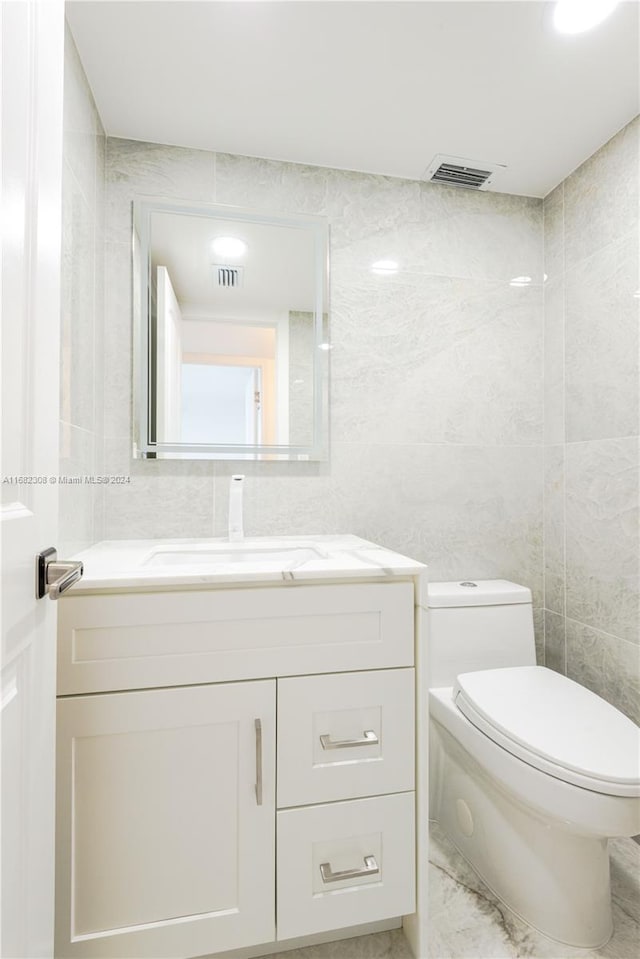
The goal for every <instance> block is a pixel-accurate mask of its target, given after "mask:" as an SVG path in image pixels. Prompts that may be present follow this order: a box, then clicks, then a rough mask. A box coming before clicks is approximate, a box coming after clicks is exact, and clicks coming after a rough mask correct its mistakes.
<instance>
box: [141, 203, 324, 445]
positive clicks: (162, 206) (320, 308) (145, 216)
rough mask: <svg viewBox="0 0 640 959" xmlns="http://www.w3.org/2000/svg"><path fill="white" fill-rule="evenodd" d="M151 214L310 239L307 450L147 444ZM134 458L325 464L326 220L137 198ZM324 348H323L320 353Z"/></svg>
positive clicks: (148, 423)
mask: <svg viewBox="0 0 640 959" xmlns="http://www.w3.org/2000/svg"><path fill="white" fill-rule="evenodd" d="M154 213H178V214H183V215H184V214H186V215H191V216H202V217H209V218H215V217H221V218H224V219H225V220H227V221H228V220H237V221H238V222H239V223H246V222H249V223H263V224H265V225H271V226H287V227H295V228H296V229H301V230H307V231H309V232H310V233H311V234H312V236H313V239H314V269H315V274H316V293H315V304H314V319H313V349H314V357H313V411H314V415H313V436H312V441H311V443H310V444H309V445H308V446H306V445H271V446H269V445H250V444H235V445H224V444H217V443H158V442H152V441H151V430H150V426H151V402H152V397H151V394H150V377H149V370H150V363H151V359H152V358H151V338H150V335H149V330H150V318H151V309H150V305H151V304H150V297H151V255H150V253H151V217H152V215H153V214H154ZM131 252H132V283H133V456H134V459H187V460H188V459H226V460H232V459H239V460H278V461H300V460H314V461H318V460H326V459H328V450H329V435H328V431H329V351H330V349H331V347H330V345H328V346H326V345H324V344H329V343H330V341H329V321H328V313H329V311H328V303H329V224H328V219H327V218H326V217H321V216H311V215H306V214H305V215H297V214H286V215H279V214H272V213H267V212H264V213H262V212H259V211H255V210H249V209H244V208H242V207H235V206H223V205H221V204H213V203H198V202H192V201H188V200H179V199H176V200H172V199H169V198H167V197H137V198H136V199H134V201H133V235H132V251H131ZM323 345H324V348H322V347H323Z"/></svg>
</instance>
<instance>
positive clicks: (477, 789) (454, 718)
mask: <svg viewBox="0 0 640 959" xmlns="http://www.w3.org/2000/svg"><path fill="white" fill-rule="evenodd" d="M428 595H429V599H428V607H429V608H428V613H427V620H428V623H427V644H428V650H429V668H430V681H429V685H430V689H429V710H430V719H431V722H430V729H431V734H430V764H429V766H430V817H431V818H432V819H435V820H437V821H438V822H439V824H440V826H441V827H442V829H443V830H444V832H445V834H446V835H447V836H448V837H449V839H450V840H451V841H452V842H453V843H454V845H455V846H456V847H457V848H458V850H459V851H460V852H461V853H462V855H463V856H464V857H465V858H466V859H467V860H468V862H469V863H470V864H471V865H472V866H473V867H474V869H475V870H476V872H478V874H479V875H480V876H481V877H482V879H484V881H485V882H486V884H487V885H488V886H489V887H490V888H491V889H492V890H493V892H494V893H495V894H496V895H497V896H498V897H499V898H500V899H502V900H503V902H505V903H506V904H507V905H508V906H509V907H510V908H511V909H512V910H513V911H514V912H515V913H517V914H518V915H519V916H521V917H522V918H523V919H525V920H526V921H527V922H528V923H530V924H531V925H532V926H534V927H535V928H536V929H538V930H539V931H540V932H542V933H544V934H545V935H547V936H550V937H551V938H552V939H556V940H558V941H560V942H563V943H567V944H569V945H572V946H579V947H587V948H589V947H597V946H600V945H602V944H603V943H605V942H606V941H607V939H608V938H609V937H610V935H611V932H612V919H611V895H610V888H609V855H608V850H607V841H608V838H609V837H613V836H633V835H635V834H637V833H640V730H639V729H638V727H637V726H636V725H635V723H633V722H632V721H631V720H630V719H628V718H627V717H626V716H624V715H623V714H622V713H621V712H619V711H618V710H617V709H615V708H614V707H613V706H610V705H609V703H606V702H605V701H604V700H603V699H601V698H600V697H599V696H596V695H595V693H592V692H591V691H590V690H588V689H586V688H585V687H584V686H580V685H578V683H575V682H573V681H572V680H570V679H567V677H566V676H561V675H560V674H559V673H555V672H553V671H552V670H550V669H545V668H544V667H542V666H536V665H535V662H536V658H535V643H534V635H533V616H532V608H531V593H530V591H529V590H528V589H526V588H525V587H523V586H517V585H516V584H515V583H509V582H506V581H505V580H487V581H484V582H482V581H478V582H476V583H469V582H466V583H432V584H431V585H430V586H429V594H428Z"/></svg>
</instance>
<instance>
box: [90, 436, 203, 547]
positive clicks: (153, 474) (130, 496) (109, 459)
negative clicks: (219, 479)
mask: <svg viewBox="0 0 640 959" xmlns="http://www.w3.org/2000/svg"><path fill="white" fill-rule="evenodd" d="M105 472H106V473H107V474H112V475H119V476H129V477H130V482H129V483H125V484H122V485H109V486H107V487H106V488H105V507H104V508H105V520H104V524H105V538H106V539H145V538H162V537H168V538H175V537H207V536H211V535H212V534H213V464H212V463H210V462H206V461H198V462H193V461H185V460H164V461H162V462H160V461H157V460H155V461H153V460H133V459H132V458H131V443H130V440H129V438H128V437H122V438H119V439H107V440H105Z"/></svg>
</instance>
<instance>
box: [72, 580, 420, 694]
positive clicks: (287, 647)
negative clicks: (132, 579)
mask: <svg viewBox="0 0 640 959" xmlns="http://www.w3.org/2000/svg"><path fill="white" fill-rule="evenodd" d="M58 606H59V613H58V615H59V620H58V695H68V694H73V693H81V692H102V691H108V690H118V689H131V688H136V689H142V688H148V687H157V686H181V685H186V684H190V683H208V682H228V681H232V680H235V679H237V678H238V676H241V677H242V678H243V679H261V678H264V677H268V676H283V675H284V676H287V675H299V674H302V673H321V672H322V673H324V672H335V671H338V672H341V671H343V670H355V669H366V668H374V669H375V668H384V667H388V666H412V665H413V635H414V627H413V584H412V583H403V582H402V583H357V584H352V585H339V586H334V585H331V586H322V585H319V586H280V587H273V588H256V589H220V590H202V591H200V590H194V591H186V590H176V591H173V592H164V593H127V594H122V593H121V594H117V595H93V596H75V597H68V598H67V599H62V600H60V602H59V604H58Z"/></svg>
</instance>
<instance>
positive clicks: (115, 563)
mask: <svg viewBox="0 0 640 959" xmlns="http://www.w3.org/2000/svg"><path fill="white" fill-rule="evenodd" d="M74 559H79V560H82V562H83V564H84V576H83V578H82V579H81V580H80V581H79V582H78V583H76V584H75V585H74V586H73V588H72V590H70V591H69V594H68V595H69V596H71V597H72V596H73V595H74V594H77V593H81V592H96V591H101V590H140V589H159V588H168V589H179V588H181V587H183V586H191V587H193V586H204V585H208V586H226V585H233V584H235V583H239V584H241V583H254V584H264V585H269V584H272V585H275V584H278V583H282V582H285V583H287V582H288V583H295V582H307V583H308V582H312V581H326V580H333V581H335V580H340V579H348V580H353V579H363V578H364V579H371V578H376V579H378V578H379V579H393V578H397V577H408V576H420V577H422V576H423V575H426V571H427V567H426V566H425V565H424V564H423V563H419V562H417V561H416V560H413V559H409V557H407V556H402V555H401V554H400V553H395V552H393V551H392V550H389V549H385V548H384V547H382V546H378V545H376V544H375V543H371V542H369V541H367V540H365V539H360V537H358V536H351V535H317V536H316V535H314V536H286V537H272V536H262V537H252V538H248V539H244V540H242V541H240V542H234V543H230V542H229V541H228V540H226V539H159V540H154V539H145V540H105V541H103V542H101V543H96V544H95V545H94V546H91V547H90V548H89V549H86V550H83V551H82V552H79V553H77V554H76V555H75V557H74Z"/></svg>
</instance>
